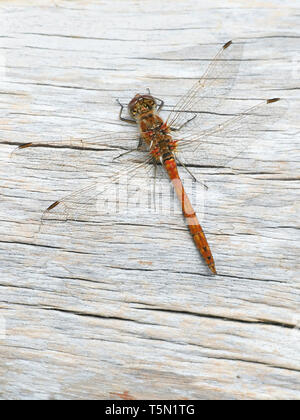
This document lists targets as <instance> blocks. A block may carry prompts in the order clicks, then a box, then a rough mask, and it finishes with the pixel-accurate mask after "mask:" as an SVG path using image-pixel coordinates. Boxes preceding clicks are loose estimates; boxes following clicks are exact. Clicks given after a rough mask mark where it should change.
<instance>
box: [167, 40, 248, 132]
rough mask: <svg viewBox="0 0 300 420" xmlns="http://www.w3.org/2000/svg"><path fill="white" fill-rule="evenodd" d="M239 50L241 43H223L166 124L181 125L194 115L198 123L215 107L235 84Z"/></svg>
mask: <svg viewBox="0 0 300 420" xmlns="http://www.w3.org/2000/svg"><path fill="white" fill-rule="evenodd" d="M242 53H243V45H242V44H236V43H232V42H231V41H229V42H227V43H226V44H224V45H223V47H222V48H221V49H220V51H219V52H218V53H217V55H216V56H215V57H214V59H213V60H212V61H211V62H210V64H209V65H208V67H207V69H206V71H205V73H204V74H203V76H202V77H201V78H200V79H199V80H197V82H196V83H195V84H194V85H193V86H192V87H191V88H190V90H189V91H188V92H187V93H186V94H185V95H183V96H182V97H181V98H180V100H179V101H178V102H177V104H176V105H175V106H174V109H173V110H172V111H171V113H170V114H169V116H168V118H167V123H168V125H170V126H171V127H172V128H174V129H180V127H181V126H182V125H183V124H185V123H186V122H187V121H188V120H190V119H191V118H193V117H195V118H194V120H193V123H195V124H197V126H201V125H202V122H203V121H204V119H205V116H206V115H207V113H211V112H216V108H217V107H218V106H220V105H221V102H222V101H223V100H224V99H225V97H226V95H227V94H228V93H229V91H230V90H231V88H232V86H233V84H234V81H235V77H236V75H237V73H238V69H239V65H240V61H241V57H242ZM188 59H189V58H188V57H186V60H188ZM198 59H199V57H198Z"/></svg>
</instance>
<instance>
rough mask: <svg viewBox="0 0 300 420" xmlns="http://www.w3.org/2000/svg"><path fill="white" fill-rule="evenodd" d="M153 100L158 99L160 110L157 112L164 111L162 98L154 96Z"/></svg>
mask: <svg viewBox="0 0 300 420" xmlns="http://www.w3.org/2000/svg"><path fill="white" fill-rule="evenodd" d="M153 98H154V99H156V100H157V101H159V105H158V108H157V111H158V112H159V111H160V110H161V109H162V107H163V106H164V104H165V103H164V101H163V100H162V99H160V98H156V97H155V96H153Z"/></svg>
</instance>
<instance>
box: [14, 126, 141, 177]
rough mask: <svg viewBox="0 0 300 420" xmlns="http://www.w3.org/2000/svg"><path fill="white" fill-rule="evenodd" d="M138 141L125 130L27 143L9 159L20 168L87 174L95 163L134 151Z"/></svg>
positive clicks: (134, 132) (135, 132)
mask: <svg viewBox="0 0 300 420" xmlns="http://www.w3.org/2000/svg"><path fill="white" fill-rule="evenodd" d="M138 140H139V133H138V132H137V130H134V131H131V130H129V131H128V132H125V133H124V132H102V133H101V134H100V135H97V136H93V137H88V138H83V137H81V138H80V137H78V138H70V139H62V140H47V141H36V142H28V143H25V144H21V145H20V146H18V147H17V148H15V149H14V150H13V152H12V153H11V159H12V160H13V162H14V163H15V164H16V165H17V166H18V167H20V168H24V167H29V166H30V168H32V169H41V170H51V171H54V170H63V171H65V172H67V171H68V172H73V171H79V170H80V171H85V170H87V171H88V170H89V169H88V168H89V167H92V166H95V165H96V164H97V163H98V159H101V160H102V161H103V160H105V159H106V158H107V159H109V160H111V159H112V157H113V156H117V155H118V154H120V153H122V152H124V151H127V150H132V149H135V148H136V147H137V142H138ZM99 152H101V153H99ZM83 153H84V158H85V159H84V160H85V161H84V163H82V157H83Z"/></svg>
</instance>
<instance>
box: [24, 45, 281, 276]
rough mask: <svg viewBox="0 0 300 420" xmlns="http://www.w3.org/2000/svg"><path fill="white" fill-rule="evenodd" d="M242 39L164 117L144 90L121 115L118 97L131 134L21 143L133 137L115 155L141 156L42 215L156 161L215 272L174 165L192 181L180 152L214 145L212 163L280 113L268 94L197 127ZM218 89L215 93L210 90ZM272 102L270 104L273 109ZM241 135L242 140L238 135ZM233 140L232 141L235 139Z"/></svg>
mask: <svg viewBox="0 0 300 420" xmlns="http://www.w3.org/2000/svg"><path fill="white" fill-rule="evenodd" d="M242 49H243V45H242V44H238V43H233V42H232V41H228V42H226V43H225V44H224V45H223V46H222V47H221V49H220V50H219V52H218V53H217V54H216V55H215V57H214V58H213V59H212V61H211V62H210V64H209V65H208V68H207V70H206V71H205V72H204V74H203V76H202V77H200V78H199V79H198V80H197V81H196V82H195V83H194V84H193V85H192V86H191V88H190V89H189V90H188V91H187V92H186V93H185V94H184V95H183V96H182V97H181V98H180V99H179V101H178V102H177V103H176V105H175V106H174V107H173V108H172V109H171V112H170V113H169V115H168V116H167V118H166V119H165V120H163V118H162V117H161V113H160V112H161V111H162V110H163V107H164V101H163V100H162V99H159V98H157V97H155V96H153V95H152V94H151V92H150V90H148V92H147V93H144V94H141V93H137V94H136V95H135V96H134V97H133V98H132V99H131V100H130V102H129V103H128V105H127V111H128V113H127V115H126V116H124V112H125V106H124V105H123V104H122V103H121V102H120V101H118V103H119V106H120V112H119V118H120V120H121V121H123V122H126V123H129V124H134V125H136V126H137V128H138V130H137V131H136V134H135V135H134V136H133V134H132V133H131V132H130V133H128V134H125V133H121V134H120V133H103V134H101V135H99V136H94V137H90V138H87V139H78V140H76V139H73V140H72V142H71V143H68V142H59V143H57V144H55V142H49V143H45V142H44V143H42V144H39V143H34V142H31V143H24V144H21V145H20V146H18V148H17V149H18V150H23V149H27V148H30V149H31V148H33V147H39V146H41V145H42V146H43V145H48V144H50V145H54V146H58V147H63V146H68V145H71V146H74V145H75V146H78V147H83V148H84V147H95V146H97V147H98V148H99V149H101V146H102V145H103V144H105V141H108V142H113V141H115V140H121V139H131V138H133V137H134V138H135V139H136V140H138V146H137V147H136V148H134V149H129V150H126V152H124V153H122V154H121V155H119V156H118V158H119V157H121V156H123V155H130V154H132V155H134V154H135V153H136V152H139V153H142V154H143V156H145V157H144V158H143V160H142V162H138V163H137V162H136V160H135V159H132V160H130V159H129V161H128V163H127V165H126V167H125V168H124V169H123V170H120V171H119V172H117V173H116V174H113V175H112V176H111V177H110V178H109V179H108V180H107V181H106V182H105V183H104V184H102V185H101V187H100V189H99V188H98V189H97V192H95V187H96V183H93V184H91V185H88V186H86V187H84V188H81V189H79V190H77V191H75V192H73V193H71V194H69V195H67V196H65V197H63V198H60V199H58V200H56V201H54V202H53V203H52V204H51V205H50V206H49V207H48V208H47V209H46V210H45V212H44V213H43V217H42V219H43V220H44V219H47V218H48V217H49V218H50V217H51V215H54V216H56V215H58V214H59V212H61V213H64V214H65V213H67V212H68V209H69V208H71V207H72V206H74V205H76V201H77V200H78V201H80V202H81V203H82V202H85V201H86V202H87V201H88V200H90V198H91V197H92V196H94V195H95V194H96V195H97V196H98V197H99V196H100V197H101V196H102V195H103V194H104V193H105V192H107V191H109V189H110V188H111V185H112V184H113V183H117V182H118V181H119V180H120V179H122V178H123V177H124V176H125V175H127V176H128V175H129V176H130V177H134V176H135V174H136V173H137V170H138V169H139V168H141V167H145V168H146V167H149V165H150V166H151V167H154V168H155V170H156V167H157V166H161V167H162V168H163V169H164V171H165V173H166V174H167V176H168V178H169V180H170V183H171V184H172V186H173V188H174V190H175V193H176V195H177V198H178V200H179V203H180V207H181V210H182V214H183V216H184V218H185V220H186V223H187V226H188V229H189V231H190V233H191V236H192V238H193V240H194V243H195V245H196V247H197V249H198V250H199V252H200V254H201V256H202V258H203V259H204V261H205V263H206V264H207V267H208V268H209V270H210V271H211V273H212V274H214V275H215V274H217V269H216V264H215V261H214V257H213V254H212V251H211V247H210V245H209V243H208V240H207V238H206V235H205V233H204V231H203V228H202V226H201V224H200V222H199V219H198V217H197V214H196V212H195V210H194V208H193V205H192V203H191V201H190V199H189V197H188V194H187V193H186V190H185V188H184V185H183V182H182V179H181V176H180V174H179V167H183V168H184V169H185V170H187V171H188V173H189V174H190V175H191V176H192V177H193V179H194V180H195V181H196V179H195V177H194V176H193V174H192V173H191V171H190V170H189V168H188V163H186V164H185V163H184V160H182V158H181V156H184V155H185V152H188V153H190V154H191V155H192V156H193V158H194V159H195V160H196V161H197V162H203V161H204V165H205V163H206V164H207V163H211V162H213V160H212V155H213V154H214V153H215V152H217V151H218V148H219V152H218V157H219V158H218V160H217V163H218V164H221V163H223V162H225V161H226V160H227V161H228V160H231V159H233V158H234V157H236V155H237V154H238V153H239V152H240V151H241V150H240V149H241V145H242V144H244V142H245V141H246V140H245V139H247V138H248V137H249V133H250V131H251V129H252V130H253V129H254V130H255V129H256V128H257V126H258V125H259V127H262V128H264V124H265V123H267V124H270V121H272V119H273V120H276V119H277V118H278V116H280V115H281V114H282V112H283V111H282V109H280V108H277V110H276V105H275V104H277V103H278V102H279V101H280V98H271V99H266V100H263V101H260V102H258V103H257V104H255V105H254V106H252V107H250V108H248V109H246V110H245V111H243V112H240V113H238V114H234V115H231V116H230V117H229V118H228V119H227V120H225V121H223V122H222V123H219V124H215V125H212V126H211V127H209V128H205V129H203V128H201V126H202V125H203V122H204V120H205V118H206V117H207V116H208V114H213V112H214V110H215V109H216V107H217V105H219V103H220V101H222V100H223V98H224V97H225V98H226V94H227V93H228V92H229V91H230V89H231V87H232V85H233V82H234V79H235V75H236V73H237V72H238V66H239V62H240V59H241V54H242ZM217 93H218V94H220V93H221V94H222V95H221V96H220V95H219V96H218V97H217V96H216V95H217ZM274 107H275V109H274ZM226 139H229V146H228V144H227V147H229V151H228V149H227V150H225V148H224V145H226ZM241 139H243V141H242V140H241ZM237 140H238V141H237Z"/></svg>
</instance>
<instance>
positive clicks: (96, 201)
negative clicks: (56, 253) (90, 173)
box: [42, 151, 153, 225]
mask: <svg viewBox="0 0 300 420" xmlns="http://www.w3.org/2000/svg"><path fill="white" fill-rule="evenodd" d="M130 156H131V157H130V158H128V157H127V163H126V164H122V163H120V162H115V163H110V165H109V166H106V167H105V165H104V166H103V167H102V169H103V173H99V176H98V178H97V179H96V180H95V181H94V182H92V183H90V184H88V185H86V186H84V187H83V188H80V189H78V190H76V191H74V192H73V193H71V194H68V195H66V196H65V197H62V198H60V199H58V200H56V201H55V202H54V203H52V204H51V205H50V206H49V207H48V208H47V209H46V210H45V211H44V213H43V217H42V225H43V224H44V223H45V222H46V221H53V222H59V221H62V222H64V221H67V220H70V221H87V220H90V221H94V222H95V221H97V220H101V217H103V215H104V214H106V215H109V214H111V213H113V212H119V211H120V207H122V208H123V210H124V206H126V205H127V204H128V203H126V199H128V197H126V194H129V186H130V183H131V181H132V180H134V179H137V178H138V179H140V178H141V177H142V176H144V177H146V176H148V178H149V174H150V173H151V171H153V165H151V161H152V157H151V156H149V157H148V156H147V157H146V159H145V153H144V152H140V151H133V152H131V153H130ZM99 172H100V171H99ZM130 193H132V191H130ZM124 200H125V201H124Z"/></svg>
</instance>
